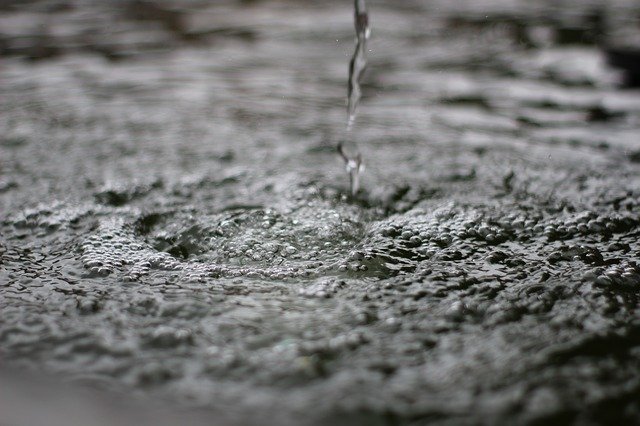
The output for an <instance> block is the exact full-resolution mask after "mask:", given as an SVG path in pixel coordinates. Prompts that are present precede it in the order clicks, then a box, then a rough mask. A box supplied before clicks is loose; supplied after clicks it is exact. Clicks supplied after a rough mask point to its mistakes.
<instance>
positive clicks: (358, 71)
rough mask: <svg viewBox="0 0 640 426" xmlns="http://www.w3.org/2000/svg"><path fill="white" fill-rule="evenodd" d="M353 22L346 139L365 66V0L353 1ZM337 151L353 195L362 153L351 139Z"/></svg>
mask: <svg viewBox="0 0 640 426" xmlns="http://www.w3.org/2000/svg"><path fill="white" fill-rule="evenodd" d="M354 7H355V13H354V22H355V29H356V49H355V51H354V52H353V57H352V58H351V62H350V63H349V83H348V91H347V139H350V132H351V129H352V127H353V123H354V122H355V119H356V112H357V108H358V104H359V102H360V96H361V94H362V92H361V89H360V78H361V77H362V74H363V73H364V70H365V68H366V67H367V40H368V39H369V36H370V35H371V30H370V28H369V14H368V13H367V5H366V3H365V0H355V1H354ZM338 152H339V153H340V155H341V156H342V158H343V160H344V162H345V167H346V170H347V173H349V181H350V186H351V195H355V194H356V193H357V192H358V190H359V189H360V173H362V172H363V171H364V163H363V161H362V155H361V154H360V151H359V150H358V146H357V145H356V143H355V142H353V141H352V140H348V141H346V142H340V143H339V144H338Z"/></svg>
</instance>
